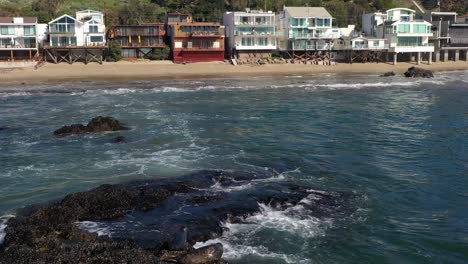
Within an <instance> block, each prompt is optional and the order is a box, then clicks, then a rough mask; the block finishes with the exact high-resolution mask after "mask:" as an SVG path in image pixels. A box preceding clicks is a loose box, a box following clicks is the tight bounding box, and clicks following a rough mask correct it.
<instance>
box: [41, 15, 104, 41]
mask: <svg viewBox="0 0 468 264" xmlns="http://www.w3.org/2000/svg"><path fill="white" fill-rule="evenodd" d="M105 32H106V26H105V24H104V14H103V13H102V12H99V11H94V10H83V11H78V12H76V18H74V17H71V16H69V15H62V16H60V17H58V18H56V19H54V20H52V21H50V22H49V29H48V31H47V34H48V43H47V45H46V46H50V47H84V46H104V45H105V44H106V39H105Z"/></svg>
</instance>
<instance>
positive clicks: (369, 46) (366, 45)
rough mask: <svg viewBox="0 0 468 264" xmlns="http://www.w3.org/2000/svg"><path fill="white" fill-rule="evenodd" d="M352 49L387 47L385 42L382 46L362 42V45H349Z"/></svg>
mask: <svg viewBox="0 0 468 264" xmlns="http://www.w3.org/2000/svg"><path fill="white" fill-rule="evenodd" d="M351 48H352V49H353V50H370V49H371V50H372V49H373V50H380V49H388V44H385V45H383V46H374V45H369V44H363V45H355V46H352V47H351Z"/></svg>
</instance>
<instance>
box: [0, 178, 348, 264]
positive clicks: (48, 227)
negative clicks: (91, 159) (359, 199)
mask: <svg viewBox="0 0 468 264" xmlns="http://www.w3.org/2000/svg"><path fill="white" fill-rule="evenodd" d="M275 176H276V175H272V174H268V173H265V174H260V173H258V172H256V173H249V172H239V171H237V172H231V171H200V172H196V173H192V174H189V175H186V176H182V177H177V178H170V179H161V180H145V181H135V182H130V183H125V184H117V185H102V186H99V187H97V188H95V189H92V190H89V191H86V192H79V193H74V194H70V195H67V196H66V197H65V198H63V199H62V200H60V201H56V202H53V203H50V204H47V205H39V206H31V207H27V208H25V209H24V210H21V211H18V212H17V216H16V217H15V218H12V219H9V220H8V223H7V227H6V237H5V240H4V248H3V249H0V263H16V262H22V263H53V262H63V261H65V262H67V261H69V260H70V259H73V262H76V263H103V262H105V263H160V262H161V261H169V262H176V263H177V262H178V263H186V264H188V263H192V264H195V263H223V262H224V261H223V260H222V259H221V256H222V254H223V247H222V245H221V244H214V245H210V246H207V247H203V248H199V249H192V247H193V245H194V244H195V243H196V242H200V241H207V240H210V239H215V238H218V237H220V236H221V235H222V234H223V232H224V231H225V229H224V227H223V226H222V224H221V223H223V222H231V223H244V221H245V219H246V218H247V217H248V216H250V215H253V214H257V213H259V212H260V211H261V205H262V204H263V205H268V206H271V207H272V208H276V209H277V210H285V211H284V213H285V214H286V213H288V214H290V213H295V211H294V210H292V211H290V212H289V211H287V209H288V208H291V207H295V206H297V205H300V206H299V207H297V208H302V209H300V210H301V212H300V214H301V215H300V216H298V217H305V218H309V217H313V218H314V219H315V218H318V219H320V218H324V219H329V218H333V217H339V218H342V217H344V216H346V215H350V214H352V213H353V212H354V211H355V210H354V209H353V208H352V207H349V206H348V205H347V204H346V201H347V200H349V195H348V194H340V193H334V192H333V193H328V192H322V191H313V190H311V189H308V188H306V187H304V186H300V185H295V184H293V183H291V182H289V181H284V182H282V181H277V180H271V181H270V180H269V179H276V178H275ZM210 186H211V187H210ZM84 222H86V223H90V225H88V226H91V227H92V228H86V227H83V225H80V223H84ZM135 223H138V224H135ZM181 226H182V227H183V228H182V229H181ZM103 228H105V229H106V232H101V231H99V230H102V229H103ZM135 234H138V236H135Z"/></svg>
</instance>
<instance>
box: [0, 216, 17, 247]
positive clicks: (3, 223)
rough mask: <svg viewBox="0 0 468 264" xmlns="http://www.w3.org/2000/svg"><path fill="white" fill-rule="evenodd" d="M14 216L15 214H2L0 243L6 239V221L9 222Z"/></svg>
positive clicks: (0, 218)
mask: <svg viewBox="0 0 468 264" xmlns="http://www.w3.org/2000/svg"><path fill="white" fill-rule="evenodd" d="M13 217H15V216H14V215H4V216H0V245H1V244H3V242H4V241H5V236H6V232H5V229H6V227H7V225H6V223H7V222H8V220H9V219H10V218H13Z"/></svg>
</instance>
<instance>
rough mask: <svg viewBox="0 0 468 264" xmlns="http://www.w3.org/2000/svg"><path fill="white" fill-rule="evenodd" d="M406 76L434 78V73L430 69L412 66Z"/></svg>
mask: <svg viewBox="0 0 468 264" xmlns="http://www.w3.org/2000/svg"><path fill="white" fill-rule="evenodd" d="M405 76H406V77H413V78H433V77H434V74H433V73H432V71H430V70H425V69H422V68H417V67H411V68H408V70H407V71H406V72H405Z"/></svg>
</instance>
